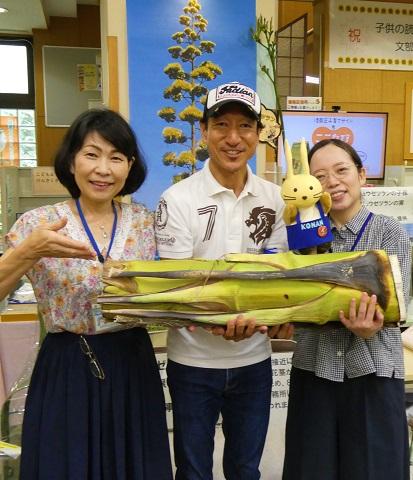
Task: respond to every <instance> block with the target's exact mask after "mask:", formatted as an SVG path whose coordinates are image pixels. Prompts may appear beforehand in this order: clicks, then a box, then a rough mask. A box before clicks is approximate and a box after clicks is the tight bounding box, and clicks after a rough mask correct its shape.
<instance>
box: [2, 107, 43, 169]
mask: <svg viewBox="0 0 413 480" xmlns="http://www.w3.org/2000/svg"><path fill="white" fill-rule="evenodd" d="M36 165H37V155H36V130H35V115H34V110H31V109H30V110H29V109H25V110H22V109H11V108H0V166H3V167H10V166H15V167H35V166H36Z"/></svg>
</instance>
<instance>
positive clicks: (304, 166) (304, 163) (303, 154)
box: [300, 138, 310, 175]
mask: <svg viewBox="0 0 413 480" xmlns="http://www.w3.org/2000/svg"><path fill="white" fill-rule="evenodd" d="M300 162H301V173H304V174H306V175H310V167H309V165H308V153H307V143H306V141H305V138H302V139H301V143H300Z"/></svg>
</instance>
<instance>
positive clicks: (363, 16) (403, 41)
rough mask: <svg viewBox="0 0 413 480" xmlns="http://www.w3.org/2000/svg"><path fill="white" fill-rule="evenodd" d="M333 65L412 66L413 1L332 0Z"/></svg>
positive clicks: (405, 68) (331, 63) (395, 68)
mask: <svg viewBox="0 0 413 480" xmlns="http://www.w3.org/2000/svg"><path fill="white" fill-rule="evenodd" d="M329 32H330V33H329V36H330V41H329V45H330V53H329V67H331V68H352V69H354V68H360V69H375V70H377V69H379V70H411V69H412V68H413V5H412V4H406V3H382V4H378V3H374V2H361V1H351V0H344V1H342V0H330V26H329Z"/></svg>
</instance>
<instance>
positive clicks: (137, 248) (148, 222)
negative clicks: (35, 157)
mask: <svg viewBox="0 0 413 480" xmlns="http://www.w3.org/2000/svg"><path fill="white" fill-rule="evenodd" d="M119 205H120V208H121V212H122V214H121V216H120V218H119V221H118V225H117V228H116V234H115V239H114V242H113V245H112V249H111V251H110V258H112V259H113V260H133V259H141V260H153V259H154V256H155V240H154V231H153V216H152V214H151V213H150V212H149V211H148V210H147V209H146V208H145V207H143V206H142V205H140V204H126V203H121V204H119ZM62 217H66V218H67V219H68V222H67V224H66V226H65V227H64V228H62V229H61V230H60V233H62V234H64V235H67V236H69V237H71V238H73V239H76V240H79V241H82V242H85V243H90V242H89V239H88V237H87V235H86V233H85V231H84V229H83V226H82V224H81V223H80V221H79V220H78V219H77V218H76V217H75V216H74V214H73V213H72V210H71V209H70V206H69V204H68V203H67V202H61V203H57V204H55V205H47V206H44V207H39V208H36V209H34V210H31V211H29V212H26V213H24V214H23V215H22V216H21V217H19V219H18V220H17V222H16V223H15V224H14V225H13V227H12V228H11V230H10V232H9V233H8V234H7V236H6V242H7V244H8V246H10V247H15V246H17V245H18V244H19V243H20V242H22V241H23V240H24V239H25V238H26V237H27V236H28V235H29V234H30V233H31V231H32V230H33V229H34V228H36V227H38V226H39V225H41V224H44V223H54V222H56V221H57V220H58V219H60V218H62ZM102 270H103V265H102V264H101V263H100V262H99V261H98V260H97V259H96V260H95V261H94V260H82V259H76V258H46V257H44V258H41V259H40V260H39V261H38V262H37V263H36V264H35V265H34V267H33V268H32V269H31V270H30V271H29V272H28V273H27V276H28V277H29V279H30V281H31V283H32V285H33V289H34V293H35V295H36V299H37V302H38V308H39V311H40V313H41V315H42V317H43V320H44V322H45V326H46V330H47V331H48V332H52V333H55V332H62V331H69V332H73V333H78V334H81V333H84V334H94V333H100V331H99V330H98V329H97V328H96V322H95V320H94V314H93V301H94V300H93V299H94V298H96V296H97V295H98V294H100V293H101V292H102V283H101V274H102ZM104 331H107V329H106V330H104Z"/></svg>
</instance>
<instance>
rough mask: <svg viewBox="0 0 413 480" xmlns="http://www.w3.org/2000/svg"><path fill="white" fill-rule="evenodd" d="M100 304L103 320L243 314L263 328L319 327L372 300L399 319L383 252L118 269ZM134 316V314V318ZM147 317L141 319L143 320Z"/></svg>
mask: <svg viewBox="0 0 413 480" xmlns="http://www.w3.org/2000/svg"><path fill="white" fill-rule="evenodd" d="M106 273H107V276H106V277H105V281H106V282H107V284H108V285H107V287H106V288H105V291H106V293H108V294H109V293H110V294H111V295H104V296H102V297H101V298H100V299H99V302H100V303H101V304H102V306H103V309H104V312H105V314H106V315H107V316H110V317H114V316H116V315H127V316H131V317H132V316H133V317H136V316H144V317H148V318H153V317H157V316H158V317H159V318H169V319H172V318H174V319H176V318H179V316H180V315H181V318H182V320H185V321H189V320H191V321H196V322H207V323H225V322H226V321H227V320H228V319H229V318H231V317H232V318H233V316H234V314H236V313H240V312H242V313H244V314H245V315H246V316H247V317H254V318H256V319H257V321H259V322H264V323H265V324H267V325H272V324H278V323H283V322H286V321H293V322H313V323H318V324H323V323H326V322H328V321H332V320H337V319H338V311H339V310H344V311H345V312H347V311H348V305H349V303H350V300H351V298H356V299H357V300H359V299H360V296H361V293H362V292H363V291H367V293H369V294H370V295H371V294H375V295H377V298H378V303H379V305H380V307H381V309H382V310H383V312H384V314H385V320H386V321H389V322H398V321H403V320H404V316H405V312H404V304H403V299H402V293H401V292H402V288H401V284H400V271H399V269H398V262H397V258H396V261H394V260H391V259H389V257H387V255H386V254H385V252H382V251H372V252H352V253H340V254H324V255H309V256H301V255H294V254H293V253H291V252H289V253H286V254H276V255H245V254H240V255H239V254H238V255H230V256H227V257H226V259H225V260H219V261H207V260H171V261H161V262H143V261H134V262H120V263H119V262H118V263H116V264H112V268H110V269H109V270H108V271H107V272H106ZM134 312H135V313H134ZM142 312H147V313H142Z"/></svg>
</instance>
